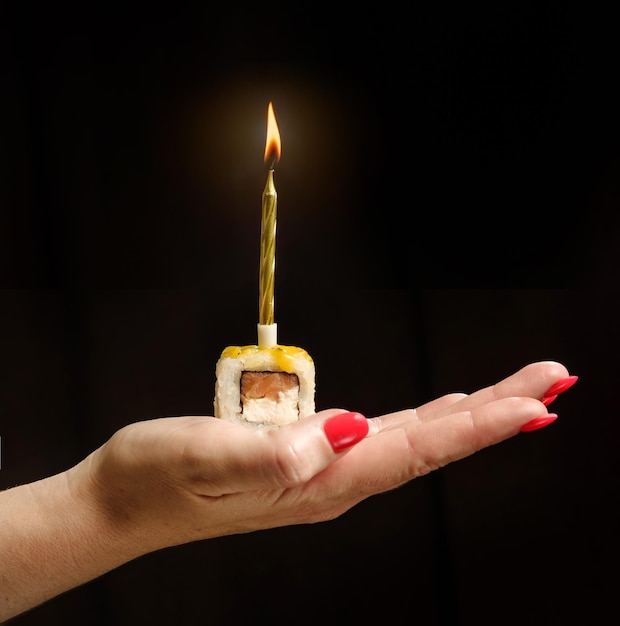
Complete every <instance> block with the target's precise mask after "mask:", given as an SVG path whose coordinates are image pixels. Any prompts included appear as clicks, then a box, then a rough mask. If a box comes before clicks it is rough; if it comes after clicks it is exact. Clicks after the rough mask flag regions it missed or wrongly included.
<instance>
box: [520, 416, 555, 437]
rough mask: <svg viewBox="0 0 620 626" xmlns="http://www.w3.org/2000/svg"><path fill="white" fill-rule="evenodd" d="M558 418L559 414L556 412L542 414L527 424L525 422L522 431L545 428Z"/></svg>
mask: <svg viewBox="0 0 620 626" xmlns="http://www.w3.org/2000/svg"><path fill="white" fill-rule="evenodd" d="M557 419H558V416H557V414H556V413H549V414H548V415H542V416H541V417H537V418H535V419H533V420H531V421H529V422H528V423H527V424H523V426H521V432H522V433H529V432H531V431H533V430H540V429H541V428H544V427H545V426H549V424H551V422H555V420H557Z"/></svg>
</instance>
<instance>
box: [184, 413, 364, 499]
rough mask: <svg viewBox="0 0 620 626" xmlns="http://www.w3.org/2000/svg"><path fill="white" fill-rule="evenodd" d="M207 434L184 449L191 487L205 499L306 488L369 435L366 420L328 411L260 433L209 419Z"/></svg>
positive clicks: (204, 423) (192, 441)
mask: <svg viewBox="0 0 620 626" xmlns="http://www.w3.org/2000/svg"><path fill="white" fill-rule="evenodd" d="M202 424H203V427H206V428H207V429H208V432H206V431H202V432H201V434H200V436H197V437H196V436H193V437H192V438H191V442H188V444H187V445H186V447H185V453H186V454H185V455H184V456H185V459H186V460H187V457H188V449H189V450H192V451H193V452H191V453H190V454H189V457H190V458H193V459H194V462H190V463H189V467H190V468H191V469H190V470H189V472H190V473H191V474H192V476H188V478H191V479H192V483H193V484H194V485H195V488H196V490H197V491H198V492H200V493H202V495H210V496H218V495H222V494H226V493H228V494H230V493H239V492H242V491H255V490H260V489H285V488H290V487H296V486H298V485H303V484H305V483H306V482H307V481H309V480H310V479H311V478H313V477H314V476H315V475H316V474H318V473H319V472H321V471H323V470H324V469H325V468H326V467H327V466H328V465H330V463H332V462H333V461H335V460H336V459H338V458H340V457H341V456H343V454H346V452H347V451H348V450H349V449H351V448H352V447H353V446H354V445H355V444H356V443H358V442H359V441H361V440H362V439H364V437H366V435H367V434H368V427H369V423H368V420H367V419H366V418H365V417H364V416H363V415H362V414H361V413H355V412H347V411H345V410H343V409H328V410H325V411H320V412H319V413H315V414H314V415H310V416H308V417H305V418H303V419H302V420H299V421H298V422H294V423H292V424H288V425H286V426H282V427H280V428H277V429H267V430H258V429H254V428H248V427H247V426H242V425H239V424H233V423H232V422H222V420H216V419H213V418H211V419H208V418H207V419H206V420H205V421H203V422H202Z"/></svg>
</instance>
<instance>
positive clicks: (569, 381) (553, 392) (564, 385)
mask: <svg viewBox="0 0 620 626" xmlns="http://www.w3.org/2000/svg"><path fill="white" fill-rule="evenodd" d="M578 379H579V376H567V377H566V378H562V380H558V382H557V383H555V385H551V387H549V389H547V393H545V395H544V396H543V397H544V398H548V397H549V396H557V395H558V394H559V393H562V392H563V391H566V390H567V389H570V388H571V387H572V386H573V385H574V384H575V383H576V382H577V380H578Z"/></svg>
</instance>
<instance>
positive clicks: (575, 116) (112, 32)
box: [0, 2, 620, 626]
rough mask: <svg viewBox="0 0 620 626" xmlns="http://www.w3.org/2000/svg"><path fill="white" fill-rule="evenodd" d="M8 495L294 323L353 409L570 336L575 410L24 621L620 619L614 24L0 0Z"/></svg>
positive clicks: (332, 396)
mask: <svg viewBox="0 0 620 626" xmlns="http://www.w3.org/2000/svg"><path fill="white" fill-rule="evenodd" d="M0 34H1V37H0V56H1V58H2V65H1V69H2V81H3V83H2V98H0V120H1V126H0V128H1V135H0V155H1V157H0V158H1V161H0V202H1V204H2V210H1V211H0V286H1V287H2V291H1V292H0V328H1V332H2V334H1V337H2V358H1V363H2V365H1V368H2V369H1V371H0V374H1V380H2V385H1V386H0V437H1V438H2V439H1V444H2V457H1V458H2V469H1V470H0V487H1V488H6V487H10V486H12V485H15V484H18V483H23V482H27V481H31V480H36V479H37V478H41V477H43V476H46V475H49V474H50V473H53V472H58V471H62V470H63V469H65V468H67V467H69V466H70V465H72V464H74V463H75V462H77V461H78V460H80V459H81V458H82V457H83V456H85V455H86V454H87V453H88V452H90V451H91V450H92V449H94V448H95V447H97V446H99V445H100V444H101V443H103V442H104V441H105V440H106V439H107V438H108V437H109V436H110V435H111V434H112V433H113V432H114V431H115V430H116V429H118V428H120V427H122V426H123V425H125V424H127V423H129V422H132V421H136V420H139V419H148V418H150V417H156V416H162V415H181V414H206V413H211V412H212V401H213V386H214V382H215V381H214V367H215V362H216V360H217V358H218V356H219V353H220V351H221V350H222V349H223V348H224V347H225V346H227V345H232V344H245V343H253V342H254V341H255V324H256V321H257V310H258V306H257V305H258V280H257V279H258V245H259V229H260V194H261V192H262V188H263V186H264V183H265V170H264V167H263V163H262V153H263V150H264V139H265V116H266V107H267V104H268V102H269V101H270V100H272V101H273V102H274V106H275V109H276V115H277V117H278V122H279V125H280V130H281V133H282V142H283V151H282V160H281V162H280V164H279V166H278V169H277V171H276V186H277V189H278V194H279V196H278V200H279V207H278V238H277V271H276V321H277V322H278V324H279V328H280V333H279V339H280V341H281V342H282V343H288V344H293V345H299V346H302V347H304V348H306V349H307V350H308V351H309V352H310V353H311V354H312V356H313V357H314V358H315V361H316V365H317V386H318V387H317V404H318V408H327V407H331V406H344V407H348V408H352V409H356V410H360V411H362V412H364V413H365V414H367V415H368V416H373V415H377V414H381V413H385V412H388V411H392V410H397V409H400V408H403V407H408V406H415V405H416V404H420V403H422V402H424V401H426V400H429V399H431V398H434V397H436V396H438V395H440V394H443V393H447V392H451V391H465V392H469V391H474V390H475V389H477V388H479V387H481V386H484V385H487V384H491V383H493V382H496V381H497V380H499V379H500V378H502V377H504V376H505V375H508V374H510V373H512V372H513V371H515V370H516V369H518V368H520V367H521V366H522V365H524V364H526V363H527V362H530V361H533V360H539V359H557V360H560V361H562V362H563V363H565V364H566V365H567V367H568V368H569V369H570V371H571V372H572V373H575V374H578V375H579V376H580V381H579V383H578V384H577V386H575V387H574V388H573V389H571V391H570V392H567V394H566V395H564V396H561V397H560V398H559V399H558V400H557V401H556V403H555V404H554V405H553V408H554V410H557V412H558V413H559V415H560V419H559V420H558V421H557V422H556V423H555V424H554V425H553V426H551V427H549V428H547V429H545V430H543V431H540V432H537V433H533V434H527V435H520V436H518V437H515V438H514V439H511V440H510V441H507V442H504V443H502V444H501V445H499V446H495V447H493V448H490V449H487V450H484V451H482V452H480V453H478V454H476V455H474V456H472V457H470V458H468V459H465V460H463V461H461V462H458V463H455V464H453V465H450V466H448V467H446V468H444V469H443V470H441V471H438V472H435V473H434V474H433V475H431V476H428V477H425V478H423V479H420V480H417V481H414V482H413V483H411V484H409V485H407V486H405V487H403V488H401V489H399V490H396V491H394V492H392V493H389V494H385V495H382V496H377V497H375V498H373V499H370V500H368V501H367V502H364V503H362V504H360V505H359V506H358V507H356V508H355V509H353V510H352V511H350V512H349V513H347V514H346V515H344V516H343V517H342V518H340V519H338V520H335V521H333V522H329V523H326V524H320V525H311V526H302V527H295V528H286V529H277V530H273V531H268V532H261V533H255V534H251V535H247V536H239V537H228V538H224V539H218V540H212V541H207V542H199V543H195V544H191V545H187V546H182V547H177V548H174V549H170V550H164V551H161V552H158V553H155V554H152V555H149V556H147V557H144V558H141V559H138V560H136V561H134V562H132V563H129V564H127V565H126V566H123V567H121V568H119V569H118V570H116V571H114V572H111V573H109V574H107V575H105V576H103V577H102V578H100V579H98V580H96V581H93V582H92V583H89V584H87V585H85V586H83V587H81V588H79V589H77V590H74V591H71V592H69V593H67V594H65V595H63V596H61V597H60V598H57V599H55V600H53V601H51V602H49V603H47V604H45V605H44V606H42V607H39V608H37V609H35V610H33V611H32V612H30V613H28V614H26V615H24V616H21V617H20V618H18V619H16V620H15V623H16V624H20V625H24V626H25V625H30V624H49V623H88V624H105V625H107V624H115V625H118V626H121V625H123V624H135V623H137V622H140V623H152V624H167V623H177V624H194V623H202V622H205V621H210V622H212V623H214V624H222V625H224V624H240V623H248V622H250V623H253V622H254V621H259V620H262V621H265V622H267V623H274V624H280V623H281V624H285V623H286V624H288V623H290V622H291V621H294V622H296V623H300V624H315V623H334V624H335V623H344V622H345V621H346V622H347V623H348V621H354V620H357V619H365V620H367V621H368V620H375V619H376V620H381V621H382V623H386V624H393V623H400V622H401V621H404V620H407V621H411V622H413V623H419V624H429V625H434V624H451V625H457V624H458V625H460V624H491V623H497V622H501V623H503V624H521V623H523V622H527V623H530V624H545V625H547V624H553V623H564V622H566V621H568V620H569V619H570V618H572V620H573V621H574V620H577V621H584V622H585V621H586V620H587V621H588V622H589V623H595V622H597V621H602V620H603V618H604V617H605V618H606V616H607V615H608V614H609V613H610V612H613V611H614V610H615V604H614V603H613V600H614V598H615V593H616V589H617V576H616V575H615V574H614V571H615V565H616V561H617V559H618V556H619V552H620V550H619V548H620V546H619V543H618V538H617V531H618V521H619V520H618V515H617V512H616V507H615V500H616V494H617V492H618V467H617V466H618V461H617V456H618V455H617V452H616V441H617V439H618V434H619V428H618V414H617V409H616V405H615V402H614V400H615V397H614V389H615V384H616V380H615V379H616V366H615V354H616V352H617V350H618V343H619V338H618V330H617V319H618V315H619V313H620V307H619V306H618V299H617V287H616V280H617V276H618V269H619V268H618V239H619V229H618V210H617V208H618V197H619V196H618V191H619V190H618V183H619V180H620V173H619V167H620V163H619V161H618V149H617V145H618V139H619V132H618V131H619V128H618V124H619V123H618V116H617V107H618V99H617V98H616V96H615V89H614V82H615V73H616V70H615V66H616V61H617V56H618V55H617V50H616V48H617V46H616V41H615V35H614V32H613V20H611V17H610V16H609V15H606V14H604V13H603V12H597V11H596V10H595V9H588V10H587V11H586V12H585V13H584V11H583V10H576V9H575V10H573V9H572V8H571V7H570V5H567V4H566V3H562V4H560V3H558V6H551V5H550V4H548V3H545V4H541V3H531V4H530V3H520V5H519V6H518V7H509V6H504V5H501V6H493V7H486V6H485V7H483V6H476V5H474V6H472V5H471V3H469V4H467V5H459V6H457V7H449V6H447V5H445V4H442V5H441V6H437V7H433V8H426V9H421V8H417V7H414V8H412V9H410V8H409V7H408V6H406V5H399V4H396V3H394V6H392V5H391V4H390V3H382V4H381V6H374V5H369V6H368V7H366V8H363V7H355V8H354V9H347V10H345V11H343V10H336V5H333V4H332V5H326V6H321V5H320V3H316V2H314V3H305V2H298V3H295V4H294V5H293V4H292V3H291V4H288V3H287V4H285V3H282V5H280V4H278V3H263V4H262V5H259V4H256V5H254V6H253V8H251V9H249V8H247V7H243V6H241V5H236V4H232V3H228V4H227V8H224V7H222V6H217V7H216V8H214V6H213V3H207V2H203V3H198V2H192V3H189V2H177V3H174V4H172V3H171V4H169V6H165V5H146V4H145V5H144V6H143V7H138V6H137V5H135V4H125V5H121V4H119V5H118V6H115V4H114V3H90V4H88V3H85V6H79V7H75V6H69V5H63V4H62V3H60V4H58V3H54V4H53V5H52V4H50V5H48V4H43V3H39V4H37V3H21V4H19V6H11V5H9V3H2V4H0Z"/></svg>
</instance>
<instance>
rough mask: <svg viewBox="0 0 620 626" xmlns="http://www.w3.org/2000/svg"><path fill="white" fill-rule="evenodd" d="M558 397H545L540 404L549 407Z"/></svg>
mask: <svg viewBox="0 0 620 626" xmlns="http://www.w3.org/2000/svg"><path fill="white" fill-rule="evenodd" d="M557 397H558V395H557V394H556V395H555V396H545V397H544V398H543V399H542V400H541V402H542V403H543V404H544V405H545V406H549V405H550V404H551V403H552V402H553V401H554V400H555V399H556V398H557Z"/></svg>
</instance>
